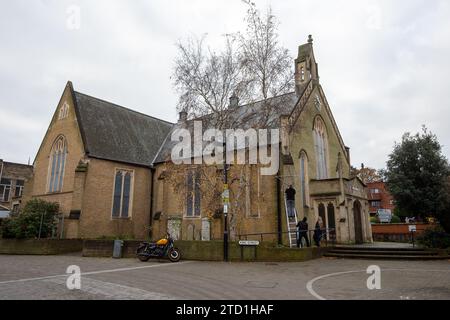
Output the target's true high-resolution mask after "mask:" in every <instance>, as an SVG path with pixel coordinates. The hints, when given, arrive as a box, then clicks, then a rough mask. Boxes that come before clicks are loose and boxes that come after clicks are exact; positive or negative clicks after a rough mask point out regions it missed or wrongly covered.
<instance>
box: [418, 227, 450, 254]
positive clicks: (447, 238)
mask: <svg viewBox="0 0 450 320" xmlns="http://www.w3.org/2000/svg"><path fill="white" fill-rule="evenodd" d="M417 242H418V243H420V244H421V245H423V246H424V247H427V248H436V249H447V248H450V234H448V233H446V232H444V229H443V228H442V227H440V226H438V227H435V228H429V229H426V230H425V231H424V233H423V234H422V235H420V236H419V237H418V238H417Z"/></svg>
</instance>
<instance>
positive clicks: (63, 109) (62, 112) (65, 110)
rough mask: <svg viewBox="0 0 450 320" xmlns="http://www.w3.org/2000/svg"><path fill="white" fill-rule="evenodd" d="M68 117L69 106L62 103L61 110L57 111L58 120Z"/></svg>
mask: <svg viewBox="0 0 450 320" xmlns="http://www.w3.org/2000/svg"><path fill="white" fill-rule="evenodd" d="M68 115H69V104H68V103H67V102H64V104H63V105H62V107H61V109H60V110H59V120H62V119H65V118H67V116H68Z"/></svg>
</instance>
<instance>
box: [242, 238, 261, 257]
mask: <svg viewBox="0 0 450 320" xmlns="http://www.w3.org/2000/svg"><path fill="white" fill-rule="evenodd" d="M259 244H260V242H259V241H250V240H241V241H239V245H240V246H241V261H244V248H245V247H253V248H254V259H255V260H256V248H257V247H258V246H259Z"/></svg>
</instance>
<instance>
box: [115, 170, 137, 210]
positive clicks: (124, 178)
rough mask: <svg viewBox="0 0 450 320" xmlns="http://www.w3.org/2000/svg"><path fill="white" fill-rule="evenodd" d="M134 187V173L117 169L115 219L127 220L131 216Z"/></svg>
mask: <svg viewBox="0 0 450 320" xmlns="http://www.w3.org/2000/svg"><path fill="white" fill-rule="evenodd" d="M132 185H133V171H130V170H122V169H117V170H116V176H115V178H114V196H113V210H112V216H113V218H123V219H127V218H129V217H130V216H131V214H130V211H131V210H130V207H131V206H130V203H131V192H132Z"/></svg>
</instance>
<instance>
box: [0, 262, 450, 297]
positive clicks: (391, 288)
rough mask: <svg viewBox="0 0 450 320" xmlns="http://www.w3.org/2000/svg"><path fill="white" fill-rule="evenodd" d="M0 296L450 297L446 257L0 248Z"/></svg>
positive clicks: (449, 273) (449, 278) (449, 268)
mask: <svg viewBox="0 0 450 320" xmlns="http://www.w3.org/2000/svg"><path fill="white" fill-rule="evenodd" d="M71 265H77V266H79V267H80V269H81V272H82V276H81V289H80V290H69V289H68V288H67V286H66V281H67V279H68V278H67V277H68V275H67V274H66V270H67V268H68V266H71ZM371 265H378V266H379V267H380V268H381V290H369V289H368V288H367V279H368V277H369V276H370V275H369V274H367V268H368V267H369V266H371ZM0 299H1V300H5V299H7V300H9V299H21V300H30V299H32V300H41V299H62V300H67V299H82V300H92V299H95V300H105V299H108V300H109V299H120V300H123V299H125V300H129V299H139V300H142V299H158V300H159V299H162V300H164V299H199V300H202V299H218V300H222V299H230V300H241V299H250V300H251V299H263V300H281V299H293V300H297V299H411V300H412V299H450V261H407V262H405V261H379V260H377V261H368V260H340V259H326V258H323V259H318V260H313V261H308V262H301V263H221V262H193V261H184V262H181V263H178V264H171V263H168V262H159V261H150V262H147V263H141V262H139V261H136V260H133V259H122V260H113V259H103V258H82V257H80V256H48V257H44V256H5V255H3V256H2V255H0Z"/></svg>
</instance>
